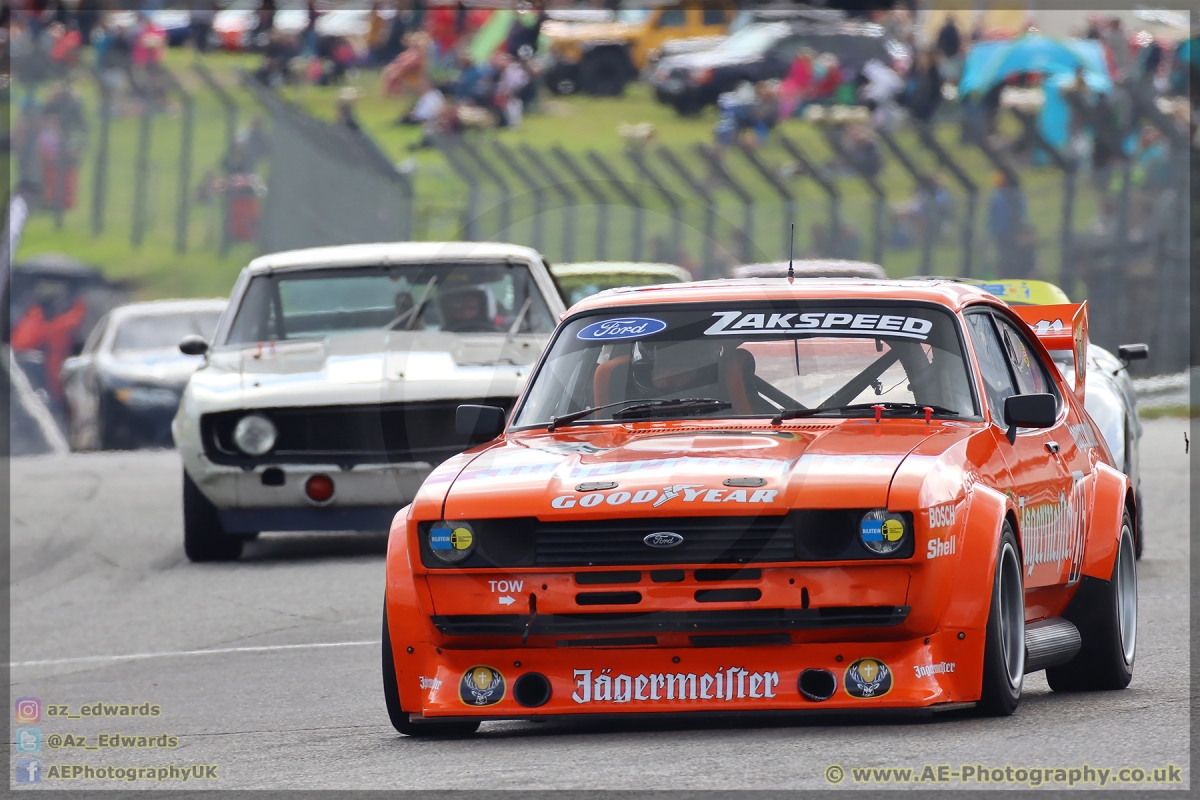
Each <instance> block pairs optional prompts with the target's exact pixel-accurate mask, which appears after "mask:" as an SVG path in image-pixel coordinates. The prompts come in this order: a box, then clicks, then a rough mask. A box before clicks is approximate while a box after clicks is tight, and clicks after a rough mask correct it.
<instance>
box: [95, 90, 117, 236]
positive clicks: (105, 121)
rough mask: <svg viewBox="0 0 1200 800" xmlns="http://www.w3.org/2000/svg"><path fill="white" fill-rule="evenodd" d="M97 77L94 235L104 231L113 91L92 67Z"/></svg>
mask: <svg viewBox="0 0 1200 800" xmlns="http://www.w3.org/2000/svg"><path fill="white" fill-rule="evenodd" d="M91 73H92V76H93V77H94V78H95V79H96V90H97V91H98V92H99V93H100V137H99V140H98V142H97V143H96V168H95V172H94V173H92V236H99V235H100V234H102V233H104V209H105V206H106V205H107V203H106V202H105V201H106V200H107V194H108V132H109V128H110V127H111V123H112V91H111V90H110V89H109V88H108V85H107V84H105V83H104V76H103V75H101V74H100V72H99V70H97V69H96V68H95V67H92V68H91Z"/></svg>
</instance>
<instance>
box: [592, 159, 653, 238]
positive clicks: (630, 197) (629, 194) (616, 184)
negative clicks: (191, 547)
mask: <svg viewBox="0 0 1200 800" xmlns="http://www.w3.org/2000/svg"><path fill="white" fill-rule="evenodd" d="M587 157H588V161H590V162H591V164H592V166H593V167H595V168H596V170H597V171H598V172H599V173H600V174H601V175H603V176H604V179H605V180H607V181H608V183H609V185H610V186H612V187H613V188H614V189H615V190H616V191H617V194H619V195H621V197H623V198H624V199H625V202H626V203H628V204H629V207H630V208H632V209H633V250H632V252H631V254H630V260H632V261H641V260H642V244H643V241H644V239H645V230H646V219H645V218H646V209H645V208H643V207H642V200H641V198H640V197H638V195H637V194H636V193H635V192H633V191H632V190H630V188H629V187H628V186H626V185H625V182H624V181H623V180H621V177H620V176H619V175H617V173H616V171H615V170H613V168H612V167H611V166H609V164H608V162H607V161H605V160H604V158H603V157H601V155H600V154H599V153H597V152H596V151H595V150H589V151H588V154H587Z"/></svg>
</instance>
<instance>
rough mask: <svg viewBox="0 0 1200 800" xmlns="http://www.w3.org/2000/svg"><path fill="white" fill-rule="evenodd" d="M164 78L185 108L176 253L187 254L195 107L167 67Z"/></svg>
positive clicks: (176, 224) (181, 143)
mask: <svg viewBox="0 0 1200 800" xmlns="http://www.w3.org/2000/svg"><path fill="white" fill-rule="evenodd" d="M161 69H162V74H163V77H164V78H166V81H167V83H168V84H169V85H170V87H171V88H172V89H173V90H174V91H175V93H176V94H178V95H179V103H180V105H181V106H182V108H183V118H182V119H181V120H180V127H181V133H180V142H179V197H178V200H177V205H176V210H175V252H176V253H186V252H187V246H188V245H187V240H188V222H189V217H190V216H191V199H192V193H191V183H192V134H193V125H194V122H195V115H194V111H195V107H194V105H193V103H192V95H191V92H189V91H187V90H186V89H184V88H183V85H182V84H181V83H180V82H179V81H178V80H177V79H176V78H175V74H174V73H173V72H171V71H170V70H169V69H167V68H166V67H161Z"/></svg>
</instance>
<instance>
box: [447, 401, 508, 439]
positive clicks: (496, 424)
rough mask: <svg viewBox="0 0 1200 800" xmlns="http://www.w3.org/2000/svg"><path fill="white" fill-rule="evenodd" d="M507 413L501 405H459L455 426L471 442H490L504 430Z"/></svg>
mask: <svg viewBox="0 0 1200 800" xmlns="http://www.w3.org/2000/svg"><path fill="white" fill-rule="evenodd" d="M505 414H506V412H505V411H504V409H503V408H500V407H499V406H459V407H458V411H457V412H456V413H455V415H454V428H455V430H456V431H457V432H458V435H459V436H465V437H467V441H468V442H470V443H471V444H478V443H480V442H490V441H491V440H492V439H495V438H496V437H497V436H499V435H500V434H501V433H502V432H503V431H504V417H505Z"/></svg>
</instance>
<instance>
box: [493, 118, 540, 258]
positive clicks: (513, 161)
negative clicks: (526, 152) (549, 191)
mask: <svg viewBox="0 0 1200 800" xmlns="http://www.w3.org/2000/svg"><path fill="white" fill-rule="evenodd" d="M492 147H493V148H495V150H496V152H497V153H498V154H499V155H500V158H501V159H502V160H503V162H504V163H505V164H506V165H507V166H508V168H509V169H510V170H512V172H513V174H514V175H516V176H517V180H519V181H521V183H523V184H525V188H526V189H528V190H529V194H530V196H531V197H532V198H533V241H532V243H531V245H530V246H531V247H533V249H534V250H541V249H542V242H543V235H542V234H543V231H544V229H545V222H546V221H545V220H544V219H543V216H544V212H545V210H546V195H545V192H544V191H543V189H542V185H541V183H539V182H538V181H536V180H534V178H533V176H532V175H530V174H529V172H528V171H526V169H525V167H524V166H522V165H521V163H520V162H519V161H518V160H517V156H516V154H515V153H513V152H512V151H511V150H509V149H508V148H507V147H505V146H504V143H503V142H500V141H495V140H493V141H492Z"/></svg>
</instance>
